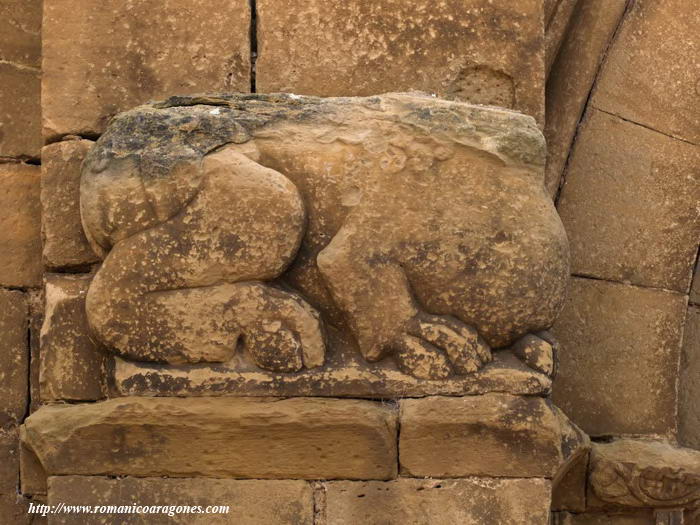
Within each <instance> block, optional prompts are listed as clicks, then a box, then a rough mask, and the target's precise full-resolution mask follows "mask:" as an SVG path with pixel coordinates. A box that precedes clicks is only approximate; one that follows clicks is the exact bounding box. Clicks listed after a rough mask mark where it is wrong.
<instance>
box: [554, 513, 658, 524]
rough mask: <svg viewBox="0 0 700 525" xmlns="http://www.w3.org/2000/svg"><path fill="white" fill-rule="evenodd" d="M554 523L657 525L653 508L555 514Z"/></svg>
mask: <svg viewBox="0 0 700 525" xmlns="http://www.w3.org/2000/svg"><path fill="white" fill-rule="evenodd" d="M553 525H657V521H656V518H655V517H654V513H653V512H652V511H651V510H642V511H637V510H635V511H631V512H630V511H612V512H586V513H583V514H569V513H567V512H558V513H556V514H554V523H553Z"/></svg>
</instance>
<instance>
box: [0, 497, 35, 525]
mask: <svg viewBox="0 0 700 525" xmlns="http://www.w3.org/2000/svg"><path fill="white" fill-rule="evenodd" d="M27 507H28V502H27V500H25V499H24V498H22V497H21V496H19V495H17V494H0V516H2V519H3V520H5V523H8V524H12V525H29V524H30V523H32V524H33V523H37V524H38V523H39V522H33V521H32V516H31V515H29V514H27Z"/></svg>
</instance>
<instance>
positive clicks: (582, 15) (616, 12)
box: [544, 0, 627, 196]
mask: <svg viewBox="0 0 700 525" xmlns="http://www.w3.org/2000/svg"><path fill="white" fill-rule="evenodd" d="M562 1H563V0H562ZM626 4H627V2H626V0H585V1H583V0H579V1H578V2H577V4H576V9H575V11H574V13H573V15H572V18H571V22H570V24H569V26H568V28H567V30H566V33H565V34H564V35H563V37H562V38H563V40H562V43H561V48H560V50H559V53H558V55H557V57H556V60H555V61H554V64H553V66H552V69H551V71H550V73H549V76H548V78H547V88H546V97H545V100H546V116H547V118H546V124H545V127H544V134H545V137H546V138H547V168H546V170H545V175H546V177H545V180H546V185H547V191H548V192H549V194H550V195H552V196H554V195H555V194H556V192H557V189H558V187H559V181H560V179H561V175H562V172H563V171H564V164H565V163H566V159H567V158H568V156H569V150H570V148H571V144H572V142H573V139H574V135H575V134H576V129H577V127H578V124H579V121H580V119H581V115H582V113H583V110H584V106H585V104H586V101H587V100H588V95H589V93H590V91H591V87H592V86H593V81H594V80H595V76H596V74H597V72H598V68H599V67H600V63H601V61H602V60H603V56H604V54H605V50H606V49H607V46H608V43H609V42H610V39H611V38H612V35H613V33H614V32H615V28H616V27H617V25H618V23H619V21H620V18H621V17H622V14H623V13H624V11H625V5H626Z"/></svg>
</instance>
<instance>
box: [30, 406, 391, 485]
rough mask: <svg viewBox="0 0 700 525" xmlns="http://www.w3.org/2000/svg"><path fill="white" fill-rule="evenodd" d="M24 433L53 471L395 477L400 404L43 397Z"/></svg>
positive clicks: (246, 475)
mask: <svg viewBox="0 0 700 525" xmlns="http://www.w3.org/2000/svg"><path fill="white" fill-rule="evenodd" d="M23 440H24V442H25V443H27V444H28V446H29V447H30V448H31V449H32V450H33V451H34V452H35V453H36V455H37V457H38V458H39V460H40V461H41V464H42V465H43V466H44V468H45V469H46V471H47V473H48V474H49V475H66V474H81V475H96V474H99V475H134V476H141V477H143V476H170V477H191V476H210V477H230V478H277V479H279V478H282V479H284V478H291V479H338V478H340V479H388V478H392V477H394V476H395V475H396V413H395V411H394V409H393V408H391V407H390V406H388V405H382V404H379V403H374V402H370V401H359V400H337V399H318V398H311V399H309V398H296V399H284V400H273V399H260V398H256V399H250V398H246V399H235V400H234V399H221V398H220V399H217V398H198V399H197V398H189V399H183V398H168V399H165V398H133V397H132V398H122V399H112V400H109V401H104V402H100V403H90V404H84V405H73V406H59V405H53V406H44V407H42V408H40V409H39V410H37V411H36V412H35V413H34V414H32V415H31V416H30V417H29V418H28V419H27V420H26V422H25V424H24V434H23Z"/></svg>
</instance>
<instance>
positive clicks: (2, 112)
mask: <svg viewBox="0 0 700 525" xmlns="http://www.w3.org/2000/svg"><path fill="white" fill-rule="evenodd" d="M40 61H41V0H4V1H3V2H2V3H1V4H0V81H1V82H2V89H0V157H22V158H27V157H34V158H36V157H38V156H39V149H40V148H41V127H40V115H41V102H40V71H39V67H40Z"/></svg>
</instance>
